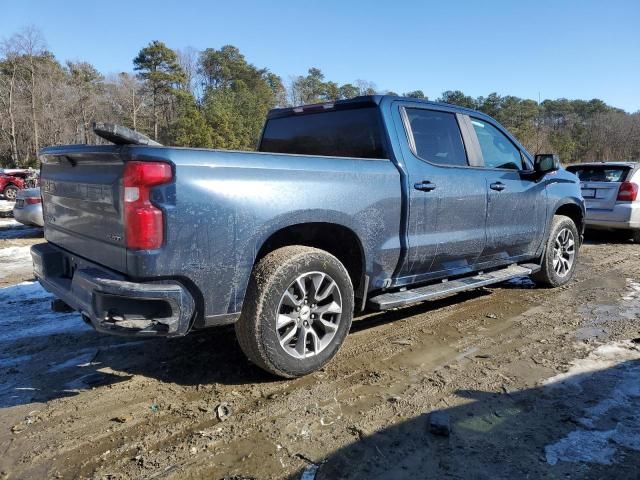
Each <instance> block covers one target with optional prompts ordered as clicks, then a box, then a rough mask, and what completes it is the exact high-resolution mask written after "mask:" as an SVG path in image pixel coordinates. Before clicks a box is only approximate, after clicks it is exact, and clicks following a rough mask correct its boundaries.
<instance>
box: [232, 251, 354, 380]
mask: <svg viewBox="0 0 640 480" xmlns="http://www.w3.org/2000/svg"><path fill="white" fill-rule="evenodd" d="M352 318H353V285H352V284H351V279H350V278H349V274H348V272H347V270H346V269H345V267H344V265H342V263H340V261H339V260H338V259H337V258H335V257H334V256H333V255H331V254H329V253H327V252H325V251H323V250H319V249H317V248H311V247H304V246H299V245H296V246H289V247H283V248H279V249H277V250H275V251H273V252H271V253H269V254H268V255H266V256H265V257H264V258H263V259H261V260H260V261H259V262H258V263H257V264H256V265H255V266H254V269H253V272H252V274H251V279H250V281H249V286H248V289H247V294H246V297H245V301H244V305H243V309H242V315H241V316H240V319H239V320H238V321H237V322H236V325H235V328H236V335H237V337H238V342H239V343H240V347H241V348H242V351H243V352H244V353H245V355H247V357H248V358H249V360H250V361H251V362H253V363H254V364H256V365H257V366H259V367H260V368H263V369H264V370H266V371H268V372H270V373H273V374H275V375H278V376H280V377H285V378H293V377H300V376H302V375H306V374H308V373H311V372H313V371H314V370H317V369H319V368H321V367H322V366H323V365H325V364H326V363H327V362H328V361H329V360H331V359H332V358H333V357H334V356H335V354H336V353H337V352H338V349H339V348H340V346H341V345H342V343H343V342H344V339H345V337H346V336H347V333H349V329H350V328H351V320H352Z"/></svg>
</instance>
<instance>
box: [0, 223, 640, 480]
mask: <svg viewBox="0 0 640 480" xmlns="http://www.w3.org/2000/svg"><path fill="white" fill-rule="evenodd" d="M39 241H42V238H41V237H39V236H38V232H37V231H34V230H33V229H31V230H27V229H26V228H21V227H18V226H17V224H15V223H12V222H11V221H4V223H3V224H2V225H0V260H1V262H2V267H1V269H0V282H1V285H2V286H4V287H5V288H3V289H0V311H1V312H2V314H1V315H0V327H1V328H2V333H1V334H0V471H1V472H2V473H1V475H0V478H2V479H14V478H116V479H119V478H167V479H177V478H181V479H182V478H208V479H222V478H236V479H240V478H256V479H280V478H305V479H312V478H317V479H338V478H345V479H346V478H348V479H382V478H384V479H386V478H461V479H468V478H471V479H476V478H477V479H484V478H487V479H488V478H491V479H494V478H639V477H640V473H639V472H640V339H639V337H640V322H639V319H640V245H636V244H633V243H631V242H628V241H624V240H619V239H614V238H607V237H606V236H605V237H598V238H595V239H592V240H589V241H588V242H587V244H586V245H585V246H584V247H583V249H582V252H581V257H580V264H579V269H578V272H577V275H576V277H575V279H574V280H573V281H572V282H571V283H570V284H569V285H567V286H565V287H563V288H560V289H556V290H545V289H539V288H534V286H533V285H532V283H531V282H529V281H528V280H527V279H521V280H519V281H513V282H510V283H507V284H503V285H499V286H496V287H495V288H485V289H481V290H478V291H474V292H469V293H465V294H460V295H456V296H454V297H451V298H448V299H445V300H440V301H435V302H430V303H424V304H420V305H417V306H413V307H408V308H404V309H401V310H397V311H392V312H387V313H372V314H368V315H364V316H361V317H359V318H358V319H356V320H355V321H354V324H353V328H352V331H351V334H350V336H349V337H348V338H347V341H346V344H345V345H344V346H343V348H342V350H341V352H340V353H339V355H338V356H337V358H336V359H334V360H333V361H332V362H331V363H330V364H329V365H328V366H327V367H326V368H325V369H323V370H322V371H320V372H317V373H315V374H312V375H309V376H308V377H305V378H302V379H297V380H289V381H284V380H280V379H277V378H274V377H271V376H269V375H267V374H265V373H264V372H262V371H261V370H259V369H257V368H255V367H253V366H251V365H249V364H247V362H246V361H245V359H244V357H243V355H242V353H241V351H240V349H239V347H238V345H237V343H236V341H235V338H234V334H233V329H232V328H224V329H219V330H215V331H211V332H209V333H204V334H198V335H190V336H188V337H186V338H182V339H177V340H173V341H164V340H149V341H140V340H125V339H121V338H115V337H107V336H101V335H98V334H96V333H94V332H93V331H92V330H91V329H90V328H89V327H87V326H85V325H84V324H83V323H82V321H81V320H80V318H79V317H78V316H77V315H76V314H53V313H51V312H49V311H48V302H49V301H50V297H49V296H48V294H46V293H45V292H43V291H42V289H41V288H40V287H39V286H38V285H37V284H34V283H32V281H31V279H32V275H31V274H30V265H29V260H28V257H27V256H26V255H25V254H24V252H25V251H26V250H24V249H23V248H22V247H26V246H28V245H30V244H33V243H35V242H39ZM609 242H610V243H609ZM3 252H4V253H3ZM221 404H223V406H225V407H227V408H222V409H219V408H218V407H219V406H220V405H221ZM219 410H220V411H221V412H222V413H224V414H228V416H227V417H226V418H225V415H223V416H222V420H223V421H220V419H219V418H218V416H219V415H218V414H219ZM433 412H440V413H441V414H444V419H445V420H447V418H448V420H449V422H450V427H451V430H450V434H449V435H448V436H440V435H436V434H434V433H431V431H430V422H431V419H432V418H435V417H434V416H432V414H433Z"/></svg>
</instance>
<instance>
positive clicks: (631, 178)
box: [567, 162, 640, 243]
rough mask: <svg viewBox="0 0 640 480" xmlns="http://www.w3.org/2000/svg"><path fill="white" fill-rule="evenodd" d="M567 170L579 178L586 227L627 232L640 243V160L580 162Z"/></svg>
mask: <svg viewBox="0 0 640 480" xmlns="http://www.w3.org/2000/svg"><path fill="white" fill-rule="evenodd" d="M567 170H568V171H570V172H572V173H574V174H575V175H577V176H578V178H579V179H580V187H581V189H582V196H583V197H584V200H585V204H586V212H587V214H586V217H585V223H586V226H587V228H593V229H601V230H617V231H624V232H628V233H629V236H630V237H632V238H633V239H634V241H635V242H638V243H640V197H639V196H638V186H639V185H640V163H639V162H592V163H580V164H576V165H570V166H568V167H567Z"/></svg>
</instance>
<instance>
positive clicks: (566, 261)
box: [532, 215, 580, 287]
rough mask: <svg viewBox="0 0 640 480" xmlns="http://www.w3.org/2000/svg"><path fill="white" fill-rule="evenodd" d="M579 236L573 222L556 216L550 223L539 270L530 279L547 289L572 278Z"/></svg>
mask: <svg viewBox="0 0 640 480" xmlns="http://www.w3.org/2000/svg"><path fill="white" fill-rule="evenodd" d="M579 246H580V236H579V234H578V229H577V227H576V224H575V223H574V222H573V220H572V219H571V218H569V217H566V216H564V215H556V216H554V217H553V221H552V223H551V230H550V231H549V237H548V239H547V245H546V248H545V250H544V255H543V256H542V262H541V265H540V266H541V269H540V271H539V272H538V273H536V274H534V275H533V276H532V278H533V279H534V280H535V281H536V282H537V283H539V284H541V285H544V286H547V287H559V286H561V285H564V284H565V283H567V282H569V280H571V278H573V274H574V272H575V268H576V259H577V256H578V248H579Z"/></svg>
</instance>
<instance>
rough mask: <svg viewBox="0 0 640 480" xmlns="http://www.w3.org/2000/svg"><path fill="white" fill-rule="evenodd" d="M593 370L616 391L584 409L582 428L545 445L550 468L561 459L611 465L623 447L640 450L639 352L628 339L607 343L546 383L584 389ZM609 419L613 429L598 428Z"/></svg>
mask: <svg viewBox="0 0 640 480" xmlns="http://www.w3.org/2000/svg"><path fill="white" fill-rule="evenodd" d="M614 367H615V368H614ZM594 372H600V376H601V377H602V378H606V379H607V380H610V381H611V382H612V384H613V387H612V388H611V391H610V392H609V394H608V395H607V398H604V399H603V400H601V401H599V402H598V403H596V404H595V405H593V406H590V407H588V408H585V409H584V412H583V416H582V417H581V418H579V419H578V422H579V423H580V425H582V427H583V428H578V429H576V430H574V431H573V432H571V433H569V434H568V435H567V436H565V437H564V438H562V439H560V440H559V441H558V442H556V443H554V444H551V445H547V446H546V447H545V457H546V460H547V463H549V464H550V465H555V464H556V463H558V462H559V461H564V462H588V463H598V464H602V465H609V464H611V463H612V462H613V461H614V458H615V455H616V453H617V451H618V447H624V448H628V449H631V450H637V451H640V415H639V414H637V412H638V411H639V410H640V348H638V346H637V345H635V344H634V343H633V342H632V341H628V340H627V341H622V342H614V343H610V344H606V345H602V346H600V347H598V348H596V349H595V350H594V351H593V352H591V353H590V354H589V356H587V358H585V359H582V360H576V361H574V362H573V363H572V365H571V368H570V369H569V371H567V372H566V373H562V374H559V375H556V376H555V377H552V378H549V379H548V380H547V381H546V382H545V384H546V385H548V386H550V387H552V388H554V387H558V388H559V387H562V388H567V387H568V388H574V389H577V390H578V391H582V390H583V385H582V384H583V383H584V382H585V381H588V380H589V378H590V375H588V374H592V373H594ZM585 374H587V375H585ZM620 412H622V413H620ZM605 420H609V422H608V423H609V426H610V424H611V423H612V422H613V423H614V424H615V426H614V428H607V429H598V424H599V423H600V422H602V423H607V422H606V421H605Z"/></svg>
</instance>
